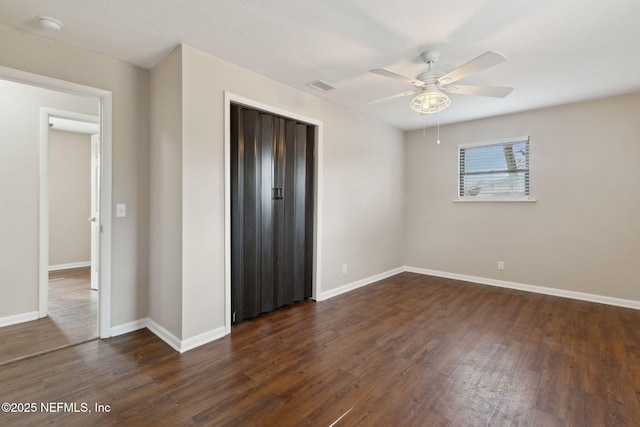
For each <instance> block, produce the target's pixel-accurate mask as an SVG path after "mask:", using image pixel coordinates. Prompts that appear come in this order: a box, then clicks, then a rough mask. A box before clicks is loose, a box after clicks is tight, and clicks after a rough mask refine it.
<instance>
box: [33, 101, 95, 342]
mask: <svg viewBox="0 0 640 427" xmlns="http://www.w3.org/2000/svg"><path fill="white" fill-rule="evenodd" d="M48 116H49V119H48V126H49V128H48V133H47V137H48V138H47V139H48V140H47V142H46V146H47V147H48V167H47V169H48V205H49V227H48V232H49V239H48V240H49V256H48V258H49V268H48V271H49V278H48V283H47V285H48V299H47V306H48V307H47V314H48V316H49V317H50V318H51V320H52V321H53V322H54V323H55V325H56V326H57V328H58V329H59V330H60V332H61V333H62V334H64V335H65V336H66V337H67V338H68V339H69V341H70V342H72V343H75V342H83V341H86V340H90V339H95V338H97V337H98V301H99V298H98V292H97V291H98V286H99V271H100V263H99V256H98V255H99V238H100V233H99V197H98V196H99V191H100V156H99V153H100V146H99V144H100V142H99V141H100V124H99V117H98V116H87V115H80V114H78V113H72V112H68V111H55V112H49V113H48Z"/></svg>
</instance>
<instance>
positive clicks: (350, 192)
mask: <svg viewBox="0 0 640 427" xmlns="http://www.w3.org/2000/svg"><path fill="white" fill-rule="evenodd" d="M181 54H182V75H181V76H180V77H178V76H177V73H175V74H174V78H173V81H174V82H173V83H170V82H167V84H171V85H176V84H181V87H182V97H181V102H182V107H181V108H182V177H181V185H182V236H181V238H178V237H176V236H175V235H174V233H173V231H172V230H173V226H169V227H168V228H169V229H168V230H167V232H166V234H165V233H164V230H160V229H154V230H153V233H152V234H155V233H158V240H162V242H163V243H162V245H163V247H167V248H168V247H172V246H174V245H180V244H182V248H183V249H182V250H183V253H182V330H181V335H178V338H182V339H188V338H191V337H194V336H197V335H199V334H206V333H207V332H210V331H212V330H216V329H217V328H221V327H223V326H224V323H225V305H224V304H225V293H224V126H225V123H224V102H223V99H224V91H230V92H232V93H234V94H236V95H240V96H243V97H246V98H249V99H252V100H254V101H257V102H261V103H263V104H267V105H271V106H273V107H276V108H279V109H283V110H286V111H291V112H294V113H296V114H300V115H303V116H306V117H310V118H313V119H316V120H320V121H322V122H323V125H324V126H323V129H324V138H323V152H322V157H323V171H322V176H323V182H322V186H323V188H324V192H323V193H322V194H321V197H322V206H323V207H322V211H321V212H320V215H321V217H322V221H323V230H324V231H323V233H322V234H321V235H320V236H319V240H320V242H319V245H320V250H321V253H320V258H321V260H322V271H321V277H322V281H321V283H320V284H319V287H320V289H319V291H320V292H322V291H328V290H332V289H336V288H339V287H341V286H344V285H347V284H349V283H352V282H355V281H358V280H361V279H365V278H367V277H370V276H373V275H376V274H379V273H382V272H385V271H388V270H391V269H394V268H398V267H401V266H402V265H403V248H402V246H403V242H402V240H403V235H402V230H403V227H402V221H403V188H402V186H403V165H404V157H403V138H404V136H403V133H402V132H401V131H399V130H397V129H394V128H392V127H390V126H387V125H383V124H381V123H378V122H376V121H373V120H371V119H368V118H366V117H364V116H361V115H359V114H356V113H354V112H352V111H349V110H347V109H344V108H342V107H339V106H337V105H335V104H332V103H330V102H327V101H325V100H323V99H321V98H318V97H315V96H311V95H309V94H306V93H304V92H301V91H298V90H296V89H293V88H291V87H288V86H285V85H283V84H280V83H278V82H275V81H273V80H270V79H268V78H266V77H263V76H260V75H258V74H255V73H253V72H251V71H248V70H246V69H243V68H240V67H238V66H236V65H233V64H230V63H228V62H225V61H222V60H219V59H217V58H215V57H212V56H210V55H208V54H206V53H204V52H202V51H199V50H197V49H194V48H191V47H189V46H184V45H183V46H182V50H181ZM164 66H166V65H162V67H164ZM156 72H158V73H163V71H162V70H153V72H152V76H153V74H155V73H156ZM178 78H180V79H181V80H180V82H177V81H176V80H178ZM152 80H153V77H152ZM152 90H153V92H154V94H155V92H156V91H158V92H160V91H161V90H163V89H162V88H160V87H157V86H155V85H153V86H152ZM153 96H156V95H153ZM157 96H162V95H160V94H158V95H157ZM174 102H180V99H176V100H175V101H174ZM157 114H161V113H160V112H158V113H157ZM152 122H153V123H156V125H157V126H159V127H158V128H155V126H156V125H154V129H155V130H154V141H152V146H154V145H156V144H157V145H161V142H159V141H157V140H155V139H156V138H158V137H159V135H161V134H163V132H164V131H165V130H166V132H167V133H169V134H173V133H174V130H172V129H173V125H172V124H169V125H167V126H166V128H165V129H162V127H163V126H162V124H163V123H164V121H163V120H157V121H156V119H155V117H154V118H153V120H152ZM153 163H154V166H153V167H152V168H155V167H156V166H158V167H159V165H160V163H161V160H160V159H159V158H155V157H154V159H153ZM165 176H168V175H165ZM179 180H180V179H179V178H177V177H175V176H174V177H173V178H172V181H173V182H174V184H172V185H175V183H176V182H178V181H179ZM156 185H158V184H157V183H156V181H155V180H154V182H152V193H153V194H155V192H156V191H157V190H156V189H155V188H154V187H155V186H156ZM176 200H178V199H176ZM151 215H152V223H153V221H155V220H154V219H153V217H154V216H155V215H159V213H158V212H156V210H155V209H153V210H152V212H151ZM156 256H157V257H158V259H157V260H156V261H154V260H153V259H152V264H153V263H154V262H160V259H161V256H160V255H156ZM343 263H348V266H349V272H348V273H347V274H342V264H343ZM151 286H152V288H153V287H155V286H156V283H152V285H151ZM162 286H170V287H173V284H172V283H164V284H163V285H162ZM151 305H152V306H151V307H150V312H154V310H156V307H153V303H152V304H151ZM154 320H155V319H154ZM162 326H164V325H162ZM165 327H166V326H165Z"/></svg>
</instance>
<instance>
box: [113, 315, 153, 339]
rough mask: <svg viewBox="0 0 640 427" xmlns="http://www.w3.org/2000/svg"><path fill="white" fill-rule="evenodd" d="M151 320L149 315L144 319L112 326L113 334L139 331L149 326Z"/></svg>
mask: <svg viewBox="0 0 640 427" xmlns="http://www.w3.org/2000/svg"><path fill="white" fill-rule="evenodd" d="M148 321H149V318H148V317H145V318H144V319H138V320H134V321H133V322H129V323H125V324H123V325H118V326H113V327H112V328H111V336H112V337H117V336H118V335H124V334H128V333H129V332H134V331H138V330H140V329H144V328H146V327H147V323H148Z"/></svg>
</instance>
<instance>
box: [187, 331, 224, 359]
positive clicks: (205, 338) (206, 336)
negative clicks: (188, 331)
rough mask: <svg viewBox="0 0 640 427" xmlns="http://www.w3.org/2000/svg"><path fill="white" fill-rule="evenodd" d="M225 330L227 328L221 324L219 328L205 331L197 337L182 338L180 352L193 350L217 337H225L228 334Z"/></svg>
mask: <svg viewBox="0 0 640 427" xmlns="http://www.w3.org/2000/svg"><path fill="white" fill-rule="evenodd" d="M225 332H226V328H225V327H224V326H220V327H219V328H216V329H213V330H211V331H207V332H204V333H202V334H200V335H196V336H195V337H191V338H187V339H186V340H182V342H181V343H180V350H179V351H180V353H184V352H185V351H189V350H193V349H194V348H196V347H200V346H201V345H205V344H208V343H210V342H211V341H215V340H217V339H220V338H222V337H224V336H225V335H226V333H225Z"/></svg>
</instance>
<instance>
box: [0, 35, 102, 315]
mask: <svg viewBox="0 0 640 427" xmlns="http://www.w3.org/2000/svg"><path fill="white" fill-rule="evenodd" d="M1 43H2V42H1V41H0V44H1ZM0 57H1V55H0ZM41 107H48V108H56V109H60V110H67V111H74V112H78V113H85V114H93V115H96V114H98V102H97V100H96V99H91V98H87V97H78V96H73V95H69V94H64V93H60V92H54V91H50V90H47V89H41V88H35V87H31V86H26V85H21V84H18V83H13V82H8V81H5V80H0V206H1V207H2V209H0V236H2V238H0V295H2V298H0V318H3V317H9V316H17V315H21V314H25V313H33V312H37V311H38V247H39V237H38V236H39V234H38V218H39V197H40V196H39V194H40V193H39V176H40V166H39V162H40V108H41Z"/></svg>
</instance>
